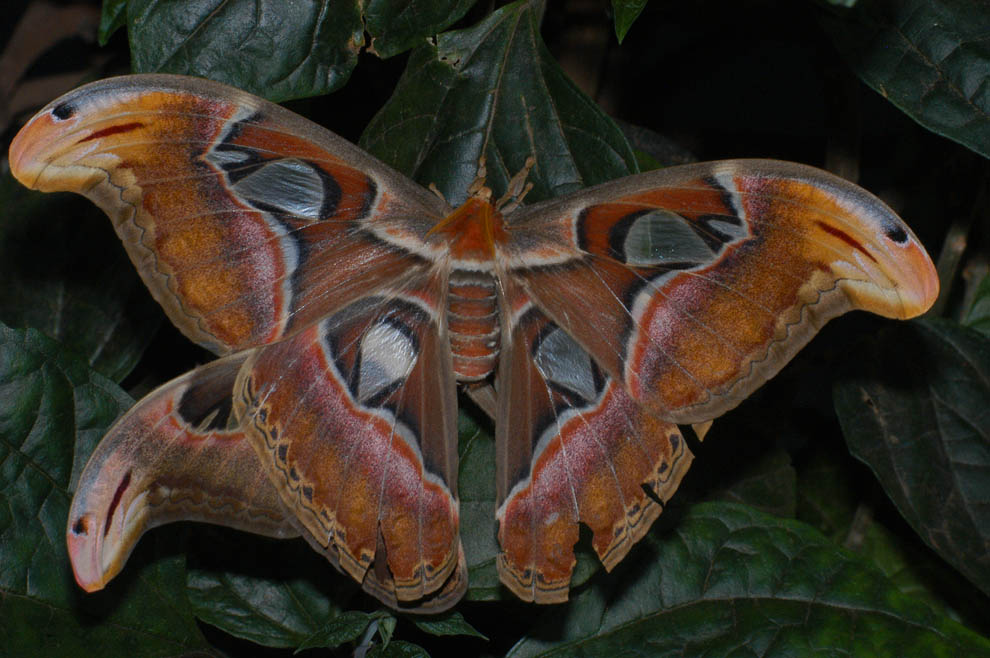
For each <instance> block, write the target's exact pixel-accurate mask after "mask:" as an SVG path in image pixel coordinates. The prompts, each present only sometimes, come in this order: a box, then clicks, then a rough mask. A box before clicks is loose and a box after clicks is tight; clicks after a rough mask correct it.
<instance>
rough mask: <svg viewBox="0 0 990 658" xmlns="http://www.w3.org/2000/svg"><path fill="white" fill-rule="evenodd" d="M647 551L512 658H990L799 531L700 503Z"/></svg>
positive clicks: (854, 561) (987, 646)
mask: <svg viewBox="0 0 990 658" xmlns="http://www.w3.org/2000/svg"><path fill="white" fill-rule="evenodd" d="M643 543H644V544H645V545H646V546H644V547H643V550H642V551H641V552H640V554H639V555H638V557H639V558H640V559H638V560H635V562H636V563H635V564H624V565H623V566H622V568H620V569H618V570H616V573H615V574H613V575H612V577H611V578H609V579H608V580H606V581H601V582H598V583H596V584H595V586H593V587H591V588H589V589H588V590H587V591H585V592H583V593H582V594H580V595H579V596H577V597H575V600H574V602H573V603H572V604H571V606H570V607H569V609H567V610H566V611H552V612H550V613H548V614H546V615H545V616H544V618H543V621H542V623H541V624H539V625H538V626H537V627H536V628H535V629H534V630H533V631H531V633H530V634H529V636H528V637H526V638H524V639H523V640H522V641H521V642H520V643H519V644H517V645H516V646H515V647H514V649H513V650H512V651H511V652H510V654H509V655H511V656H514V657H516V658H518V657H521V656H542V655H588V656H592V655H614V654H615V653H618V652H621V653H622V655H627V656H654V655H666V654H668V653H669V654H672V655H730V654H733V652H734V651H738V650H739V648H740V647H746V652H747V653H748V654H753V655H761V656H790V655H808V654H810V653H814V652H815V651H817V650H820V649H822V648H824V647H828V648H829V650H830V651H834V652H841V653H845V654H848V655H890V656H893V655H907V654H910V655H929V656H953V655H960V654H963V655H990V643H988V642H987V641H986V640H985V639H983V638H981V637H979V636H978V635H976V634H974V633H972V632H971V631H968V630H967V629H965V628H963V627H962V626H960V625H958V624H956V623H955V622H953V621H951V620H949V619H947V618H945V617H940V616H938V615H936V614H934V613H933V612H932V611H931V609H929V608H928V607H927V606H925V605H924V604H922V603H918V602H916V601H914V600H912V599H911V597H909V596H906V595H904V594H902V593H900V592H898V591H897V589H896V588H895V587H894V586H893V585H892V584H891V583H890V582H889V581H887V579H886V578H884V576H883V575H882V574H881V573H880V572H879V571H877V570H876V568H874V567H872V566H870V565H869V564H868V563H866V562H865V561H863V560H861V559H859V558H857V557H854V556H852V555H850V554H849V553H847V552H845V551H843V550H841V549H839V548H838V547H836V546H835V545H834V544H832V543H831V542H830V541H828V540H827V539H825V538H824V537H822V536H821V535H820V534H819V533H818V532H816V531H814V530H812V529H811V528H809V527H808V526H806V525H804V524H802V523H798V522H794V521H788V520H783V519H777V518H774V517H770V516H767V515H765V514H762V513H760V512H757V511H755V510H752V509H750V508H746V507H742V506H739V505H734V504H729V503H704V504H700V505H696V506H694V507H692V508H691V510H690V511H689V512H688V513H687V514H686V515H685V516H684V517H683V518H681V519H680V521H679V523H678V524H677V526H676V527H675V528H673V529H671V530H669V531H667V532H665V533H658V532H656V531H655V530H654V532H652V533H651V534H650V536H649V537H648V538H647V539H645V540H644V542H643ZM631 557H632V556H631ZM630 561H632V560H630ZM852 628H855V629H856V632H850V629H852Z"/></svg>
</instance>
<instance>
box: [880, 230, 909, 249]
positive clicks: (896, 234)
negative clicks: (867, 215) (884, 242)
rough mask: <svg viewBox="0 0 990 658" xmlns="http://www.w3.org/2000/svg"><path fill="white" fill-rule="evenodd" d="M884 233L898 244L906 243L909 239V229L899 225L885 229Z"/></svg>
mask: <svg viewBox="0 0 990 658" xmlns="http://www.w3.org/2000/svg"><path fill="white" fill-rule="evenodd" d="M884 234H885V235H886V236H887V237H888V238H890V239H891V240H893V241H894V242H896V243H897V244H904V243H905V242H907V241H908V234H907V231H905V230H904V229H903V228H901V227H900V226H897V225H894V226H891V227H889V228H887V229H886V230H885V231H884Z"/></svg>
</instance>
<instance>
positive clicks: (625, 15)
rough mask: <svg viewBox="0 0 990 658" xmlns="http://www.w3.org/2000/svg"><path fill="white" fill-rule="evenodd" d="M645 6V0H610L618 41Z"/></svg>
mask: <svg viewBox="0 0 990 658" xmlns="http://www.w3.org/2000/svg"><path fill="white" fill-rule="evenodd" d="M645 7H646V0H612V13H613V14H614V15H615V36H616V37H618V39H619V43H622V40H623V39H625V38H626V33H627V32H628V31H629V28H630V27H632V24H633V23H634V22H635V21H636V19H637V18H639V15H640V13H641V12H642V11H643V9H644V8H645Z"/></svg>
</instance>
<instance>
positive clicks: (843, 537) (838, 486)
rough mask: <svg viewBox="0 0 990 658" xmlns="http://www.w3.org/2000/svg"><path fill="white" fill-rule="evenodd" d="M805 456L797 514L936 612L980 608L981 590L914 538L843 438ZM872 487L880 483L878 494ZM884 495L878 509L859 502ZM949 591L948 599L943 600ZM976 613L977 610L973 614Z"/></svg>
mask: <svg viewBox="0 0 990 658" xmlns="http://www.w3.org/2000/svg"><path fill="white" fill-rule="evenodd" d="M804 462H805V467H804V468H802V469H801V470H800V472H799V474H798V478H799V481H800V487H799V489H798V520H800V521H804V522H806V523H810V524H811V525H812V526H813V527H815V528H816V529H818V530H820V531H821V532H823V533H824V534H825V535H826V536H827V537H828V538H829V539H831V540H832V541H833V542H835V543H836V544H839V545H840V546H842V547H843V548H847V549H849V550H851V551H853V552H854V553H857V554H858V555H861V556H863V557H864V558H866V559H868V560H870V562H872V563H873V564H874V565H875V566H877V567H878V568H879V569H880V570H881V571H882V572H883V573H884V575H885V576H887V577H888V578H889V579H890V581H891V582H892V583H893V584H894V585H895V586H896V587H897V589H899V590H900V591H902V592H904V593H905V594H908V595H910V596H912V597H913V598H915V599H917V600H919V601H924V602H925V603H927V604H928V605H929V606H931V607H932V609H934V610H936V611H937V612H940V613H944V614H947V615H949V616H950V617H952V618H953V619H956V620H957V621H958V620H959V614H958V612H957V611H958V610H963V611H964V612H965V611H966V608H972V609H973V610H977V609H978V607H979V606H980V605H982V604H980V603H975V604H974V602H973V601H972V598H973V597H974V596H975V597H976V598H978V599H981V600H982V598H983V595H982V594H981V593H980V592H979V591H978V590H976V589H975V588H973V587H972V586H971V585H970V584H969V583H968V582H967V581H966V580H965V579H964V578H963V577H962V576H961V575H959V573H958V572H956V571H955V570H954V569H952V567H950V566H949V565H947V564H946V563H945V562H944V561H943V560H942V559H941V558H939V557H938V556H937V555H936V554H935V553H934V552H932V551H930V550H929V549H928V548H927V547H926V546H925V545H924V544H923V543H922V542H921V541H920V539H919V540H917V541H911V539H914V538H915V537H913V536H912V535H913V531H911V530H910V528H906V527H904V523H903V520H902V519H901V518H900V516H898V515H897V512H896V510H895V509H893V508H892V505H890V504H889V502H888V501H887V500H886V497H884V496H883V493H882V491H880V490H879V485H878V484H877V483H876V482H875V480H873V479H872V476H871V475H870V474H869V473H866V475H867V476H868V477H869V478H870V480H871V481H870V482H868V483H867V484H866V486H864V484H863V483H862V482H861V481H860V479H861V473H860V472H861V471H863V470H864V469H863V467H862V464H860V463H859V462H857V461H856V460H855V459H854V458H853V457H852V456H851V455H850V454H849V451H848V449H846V447H845V445H844V444H841V443H839V442H836V443H835V444H834V445H833V444H830V445H820V444H819V445H816V446H815V447H814V448H813V450H812V452H811V454H810V455H808V456H807V458H806V459H805V460H804ZM871 485H872V486H871ZM873 488H876V489H877V491H876V493H875V494H874V493H873V491H872V489H873ZM864 489H865V491H864ZM880 498H883V501H882V502H881V503H878V506H877V507H878V509H874V508H873V507H872V506H871V505H870V504H868V503H865V502H860V501H862V500H864V499H865V500H879V499H880ZM888 509H889V512H890V513H888ZM891 517H893V518H891ZM906 533H907V534H906ZM945 595H948V596H949V599H950V600H949V601H946V600H944V598H943V597H944V596H945ZM974 616H979V615H969V617H970V618H972V617H974Z"/></svg>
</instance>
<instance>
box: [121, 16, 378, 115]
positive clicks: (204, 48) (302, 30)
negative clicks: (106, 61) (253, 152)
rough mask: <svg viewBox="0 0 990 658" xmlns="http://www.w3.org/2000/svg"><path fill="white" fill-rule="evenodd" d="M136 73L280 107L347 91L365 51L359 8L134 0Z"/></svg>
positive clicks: (130, 19) (131, 29) (131, 31)
mask: <svg viewBox="0 0 990 658" xmlns="http://www.w3.org/2000/svg"><path fill="white" fill-rule="evenodd" d="M127 29H128V38H129V39H130V43H131V59H132V68H133V70H134V72H135V73H151V72H161V73H182V74H185V75H196V76H200V77H207V78H212V79H214V80H218V81H220V82H226V83H228V84H231V85H234V86H236V87H240V88H242V89H246V90H247V91H250V92H252V93H254V94H258V95H259V96H264V97H266V98H268V99H270V100H274V101H282V100H288V99H290V98H304V97H307V96H315V95H318V94H325V93H328V92H330V91H333V90H334V89H337V88H338V87H340V86H341V85H343V84H344V83H345V82H346V81H347V79H348V77H349V76H350V74H351V71H352V70H353V69H354V65H355V64H356V63H357V55H358V52H359V51H360V50H361V47H362V46H363V44H364V27H363V25H362V22H361V10H360V5H359V4H358V3H357V2H354V1H347V2H333V3H312V2H305V1H302V0H288V1H281V0H278V1H274V0H264V1H262V2H252V1H249V0H193V1H192V2H167V1H164V0H130V1H129V2H128V5H127Z"/></svg>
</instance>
